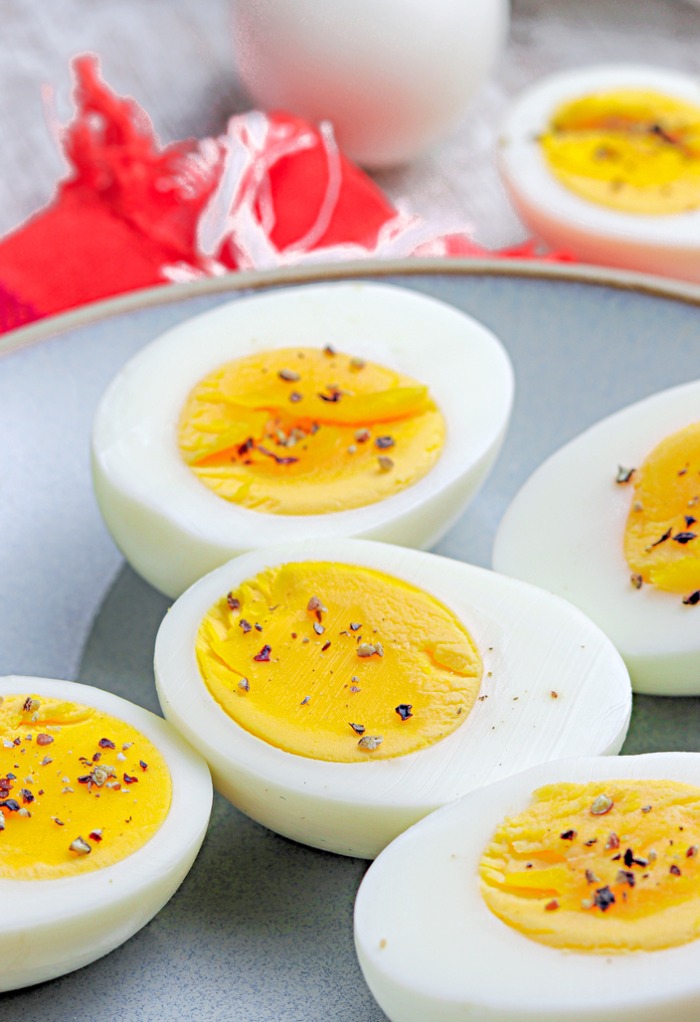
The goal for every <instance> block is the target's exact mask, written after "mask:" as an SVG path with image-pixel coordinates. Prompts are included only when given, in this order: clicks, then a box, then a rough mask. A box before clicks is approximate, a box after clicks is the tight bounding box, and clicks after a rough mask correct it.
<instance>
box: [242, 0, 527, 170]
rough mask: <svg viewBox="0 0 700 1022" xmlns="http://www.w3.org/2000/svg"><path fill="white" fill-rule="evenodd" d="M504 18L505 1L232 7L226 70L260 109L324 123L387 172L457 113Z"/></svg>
mask: <svg viewBox="0 0 700 1022" xmlns="http://www.w3.org/2000/svg"><path fill="white" fill-rule="evenodd" d="M508 17H509V5H508V3H507V0H487V2H478V0H436V2H433V3H431V4H426V3H424V2H423V0H332V3H326V4H324V3H318V0H266V2H265V3H260V2H259V0H237V2H236V3H235V4H234V5H233V25H234V42H235V47H236V69H237V71H238V73H239V74H240V76H241V79H242V81H243V84H244V85H245V86H246V88H247V89H248V91H249V92H250V94H251V96H252V97H253V99H254V100H255V102H256V103H257V104H258V105H260V106H261V107H262V108H263V109H268V110H269V109H273V110H274V109H282V110H288V111H290V112H291V113H294V114H298V115H300V116H302V117H305V118H306V119H307V120H309V121H311V122H312V123H314V124H316V123H318V122H319V121H323V120H328V121H330V122H331V123H332V125H333V127H334V129H335V131H336V134H337V138H338V143H339V145H340V147H341V149H342V150H343V151H344V152H345V153H346V154H347V155H348V156H349V157H350V158H351V159H354V160H358V161H359V162H360V163H362V164H365V165H366V166H372V167H384V166H391V165H393V164H396V163H402V162H404V161H406V160H410V159H412V158H413V157H414V156H416V155H417V154H418V153H420V152H422V151H423V150H425V149H426V148H427V146H428V145H429V144H430V143H431V142H433V141H434V140H435V139H436V138H438V136H439V135H441V134H443V133H444V132H445V130H446V129H447V128H448V127H449V126H450V125H451V124H452V123H453V122H454V121H455V120H456V119H457V117H458V116H459V115H460V114H461V113H462V112H463V111H464V110H465V108H466V107H467V105H468V103H469V102H470V100H471V98H472V96H473V95H474V93H475V92H476V90H477V88H478V87H479V86H480V85H481V84H482V82H483V81H484V79H485V78H486V75H487V73H488V72H489V70H490V69H491V65H492V64H493V62H494V60H495V58H496V56H497V55H498V53H499V51H500V49H501V47H502V45H503V42H504V39H505V35H506V29H507V26H508ZM379 97H381V99H379Z"/></svg>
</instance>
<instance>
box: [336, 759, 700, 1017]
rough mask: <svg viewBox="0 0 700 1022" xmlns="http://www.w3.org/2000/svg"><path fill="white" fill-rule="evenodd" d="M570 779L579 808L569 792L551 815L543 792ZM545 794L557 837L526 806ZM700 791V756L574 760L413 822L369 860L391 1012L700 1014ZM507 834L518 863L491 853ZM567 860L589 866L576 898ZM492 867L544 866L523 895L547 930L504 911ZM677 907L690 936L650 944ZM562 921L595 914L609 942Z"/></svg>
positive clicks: (366, 968)
mask: <svg viewBox="0 0 700 1022" xmlns="http://www.w3.org/2000/svg"><path fill="white" fill-rule="evenodd" d="M544 786H547V787H544ZM560 786H561V789H562V790H563V791H565V792H566V793H567V794H568V795H569V796H570V799H571V804H570V805H569V807H568V808H569V809H570V813H569V814H568V815H567V812H566V809H567V807H566V806H565V805H563V806H562V807H561V811H562V815H561V817H558V816H556V815H555V816H554V817H553V818H551V819H548V818H547V812H546V811H545V812H544V813H543V812H542V810H543V808H544V810H547V808H548V806H547V804H546V800H545V799H544V798H543V797H542V796H543V795H545V794H546V793H549V795H550V796H551V797H550V799H549V802H550V806H551V804H553V803H554V802H555V801H556V789H557V787H560ZM687 786H690V787H687ZM535 792H539V793H540V796H539V798H540V802H539V817H540V823H541V825H542V826H544V827H547V826H548V825H549V827H550V829H549V831H548V832H547V833H546V834H545V837H544V839H541V838H540V837H535V838H533V839H530V838H529V837H528V836H527V834H526V832H525V831H523V830H522V828H521V827H518V825H517V820H518V819H520V817H516V816H515V814H522V813H523V812H524V811H526V810H527V809H528V806H529V805H530V804H531V801H532V800H533V794H534V793H535ZM674 792H675V793H678V795H679V797H678V798H676V797H675V794H674ZM608 793H610V794H608ZM698 796H700V756H698V755H697V754H693V753H657V754H652V755H646V756H621V757H618V758H599V759H581V760H566V761H565V762H559V763H546V764H542V765H540V766H537V767H533V768H532V769H529V770H525V771H523V772H522V773H519V774H516V775H515V776H512V777H509V778H507V779H506V780H503V781H500V782H499V783H498V784H492V785H488V786H486V787H485V788H481V789H480V790H478V791H473V792H471V793H470V794H469V795H466V796H465V797H464V798H462V799H459V800H457V801H456V802H454V803H453V804H452V805H449V806H446V807H445V808H444V809H441V810H440V811H439V812H437V813H433V814H432V815H431V816H429V817H427V818H426V819H424V820H422V821H421V822H420V823H418V824H417V825H416V826H415V827H412V828H411V829H410V830H408V831H407V832H406V833H404V834H402V835H401V837H399V838H398V839H397V840H396V841H394V842H393V843H392V844H391V845H390V846H389V847H388V848H387V849H385V851H384V852H383V853H382V854H381V855H380V856H379V858H378V859H377V860H376V862H375V863H373V865H372V866H371V867H370V869H369V871H368V872H367V874H366V875H365V878H364V880H363V882H362V884H361V886H360V890H359V892H358V896H357V900H356V904H355V946H356V950H357V954H358V957H359V961H360V965H361V967H362V971H363V973H364V976H365V979H366V980H367V983H368V985H369V987H370V989H371V991H372V993H373V994H374V996H375V997H376V999H377V1001H378V1002H379V1004H380V1006H381V1008H382V1009H383V1011H384V1012H386V1015H387V1017H388V1018H389V1019H391V1022H424V1020H425V1019H430V1020H431V1022H462V1020H465V1019H467V1018H470V1019H471V1018H473V1019H479V1020H481V1019H484V1020H485V1019H488V1020H489V1022H531V1020H534V1019H537V1020H538V1022H561V1020H562V1019H566V1020H567V1022H627V1020H630V1019H637V1020H639V1022H657V1020H659V1019H675V1020H679V1022H694V1020H695V1019H697V1018H698V1015H699V1014H700V978H699V977H698V971H697V969H696V968H695V962H696V961H697V954H698V943H697V916H698V912H697V904H698V897H699V895H700V882H699V881H700V877H699V876H698V859H697V849H698V842H700V813H699V809H698V805H699V803H698ZM562 820H564V821H567V822H565V823H562ZM679 821H680V823H681V825H680V826H679ZM567 824H568V825H567ZM565 827H566V829H564V828H565ZM576 828H578V829H576ZM501 842H502V844H501ZM502 847H503V848H509V849H510V850H511V851H510V854H511V856H512V859H513V862H514V863H515V865H512V864H511V865H509V866H508V867H507V868H506V870H505V871H502V872H498V871H495V872H494V871H493V869H492V868H491V866H490V864H489V862H488V860H489V859H490V860H493V859H494V858H496V857H497V856H498V854H500V851H501V848H502ZM518 863H520V866H518ZM528 863H529V869H528ZM513 869H518V872H517V873H516V874H513V872H512V871H513ZM567 870H570V871H571V873H573V872H576V873H577V874H578V877H577V880H576V896H575V897H574V899H573V901H572V902H571V904H570V903H569V902H570V901H571V899H569V898H568V897H567V894H566V887H565V886H564V885H566V884H568V882H569V878H567V875H566V874H567ZM586 870H588V872H587V873H586ZM543 871H545V872H543ZM538 872H539V873H540V874H541V877H542V879H541V880H538V877H537V874H538ZM485 876H487V877H488V876H492V877H493V881H494V884H495V885H496V890H500V891H503V890H507V889H508V887H509V886H511V887H512V886H513V885H514V884H516V883H521V884H522V885H524V884H525V882H526V881H530V879H531V878H532V880H531V882H532V889H531V891H530V892H529V894H528V891H527V889H525V887H524V886H523V892H522V897H521V899H520V900H521V901H522V903H523V908H524V912H525V914H526V917H527V916H529V917H530V918H531V919H532V921H533V927H534V932H533V935H532V936H530V935H526V934H525V933H524V932H521V931H520V930H519V929H516V928H515V927H514V926H512V925H510V924H508V923H506V922H504V921H503V920H502V919H501V918H499V917H498V916H497V915H496V914H494V912H493V911H492V910H491V908H490V907H489V905H488V904H487V901H486V900H485V894H488V890H487V889H485V888H484V886H483V885H484V877H485ZM480 881H481V883H480ZM482 892H485V893H482ZM581 892H582V893H583V894H584V897H583V898H582V899H581V898H580V894H581ZM489 904H490V903H489ZM676 912H677V913H678V915H680V916H681V918H682V919H683V920H684V921H686V922H687V920H688V919H689V918H690V920H691V925H690V933H691V934H692V935H693V936H692V938H691V939H690V941H689V942H684V943H681V944H679V945H678V946H665V945H662V946H661V947H658V946H657V949H656V950H653V951H648V950H641V949H640V948H639V944H637V943H636V940H637V938H636V936H635V933H636V929H637V924H639V926H640V928H641V929H642V930H644V929H647V930H648V929H649V928H651V930H652V932H653V931H654V928H655V927H657V928H658V927H659V926H660V927H661V928H662V929H664V928H666V924H667V923H668V920H669V915H674V914H675V913H676ZM562 919H566V920H569V921H571V920H582V921H583V923H584V924H585V925H586V926H587V927H588V928H589V930H591V931H593V933H594V936H595V939H596V941H597V944H594V945H593V946H592V947H590V948H588V949H587V950H586V951H583V950H580V949H579V950H576V949H573V948H571V947H570V946H567V945H566V944H565V946H563V947H557V946H548V945H547V943H543V942H542V941H543V940H547V939H548V938H549V935H550V933H551V931H553V930H555V928H556V927H557V926H559V925H560V924H561V921H562ZM622 925H624V927H625V933H626V939H627V940H628V941H629V945H628V946H625V944H624V943H623V944H622V945H618V948H617V949H616V950H615V949H613V948H612V947H611V946H610V944H609V943H608V942H609V941H610V940H611V939H613V938H611V937H610V936H609V935H610V934H611V933H613V934H615V933H616V931H617V934H616V935H617V936H619V929H620V927H621V926H622ZM533 937H534V939H533ZM564 938H565V939H566V934H564ZM668 939H669V940H670V941H673V940H674V939H675V934H673V932H671V933H669V934H668ZM635 947H636V949H635Z"/></svg>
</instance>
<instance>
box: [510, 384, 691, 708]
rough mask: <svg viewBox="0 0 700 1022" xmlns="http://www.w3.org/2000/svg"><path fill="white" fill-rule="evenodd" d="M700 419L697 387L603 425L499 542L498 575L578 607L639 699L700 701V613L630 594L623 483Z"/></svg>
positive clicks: (522, 504) (654, 592) (556, 465)
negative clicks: (624, 475)
mask: <svg viewBox="0 0 700 1022" xmlns="http://www.w3.org/2000/svg"><path fill="white" fill-rule="evenodd" d="M699 410H700V380H696V381H694V382H693V383H688V384H684V385H682V386H680V387H673V388H671V389H670V390H665V391H661V392H660V393H658V394H655V395H653V396H652V397H648V398H645V399H644V400H642V401H639V402H637V403H636V404H633V405H629V406H628V407H627V408H623V409H622V411H619V412H617V413H615V414H614V415H611V416H609V417H608V418H606V419H603V420H601V421H600V422H599V423H597V424H596V425H595V426H592V427H591V428H590V429H588V430H586V431H585V432H584V433H581V434H580V435H579V436H578V437H576V438H575V439H574V440H572V441H571V442H570V443H568V444H566V445H565V446H564V447H561V448H560V449H559V450H558V451H556V452H555V453H554V454H553V455H552V456H551V457H550V458H548V459H547V461H545V462H544V463H543V464H542V465H540V467H539V468H538V469H537V470H536V471H535V472H534V473H533V474H532V476H531V477H530V478H529V479H528V480H527V482H526V483H525V485H524V486H523V487H522V489H521V490H520V491H519V493H518V494H517V495H516V497H515V499H514V500H513V502H512V503H511V505H510V507H509V508H508V510H507V511H506V513H505V515H504V516H503V518H502V520H501V523H500V525H499V527H498V531H497V533H496V539H495V542H494V547H493V558H492V563H493V567H494V569H495V570H496V571H500V572H503V573H504V574H506V575H512V576H514V577H516V578H521V579H524V580H526V581H528V582H532V583H533V584H534V585H538V586H542V587H543V588H544V589H549V590H550V591H551V592H553V593H557V594H558V595H559V596H563V597H564V598H565V599H567V600H570V601H571V602H572V603H575V604H576V606H578V607H580V608H581V610H583V611H584V613H586V614H587V615H588V616H589V617H590V618H592V620H593V621H595V622H596V623H597V624H598V625H599V626H600V627H601V628H602V629H603V631H605V632H606V633H607V634H608V635H609V636H610V638H611V639H612V641H613V642H614V643H615V645H616V646H617V648H618V650H619V651H620V653H621V655H622V656H623V658H624V660H625V662H626V664H627V667H628V668H629V672H630V675H631V677H632V686H633V688H634V690H635V691H636V692H645V693H648V694H653V695H700V614H698V611H699V610H700V605H699V606H698V607H691V606H684V605H683V603H682V599H681V596H680V595H679V594H677V593H667V592H662V591H661V590H659V589H655V588H654V587H653V586H651V585H645V586H642V588H641V589H635V588H634V587H633V586H632V584H631V582H630V574H631V572H630V568H629V566H628V564H627V562H626V560H625V556H624V550H623V537H624V531H625V523H626V520H627V514H628V511H629V508H630V504H631V501H632V492H633V491H632V487H631V486H620V485H618V484H617V483H616V482H615V476H616V474H617V468H618V465H622V466H625V467H627V468H634V467H636V466H639V465H641V463H642V461H643V460H644V458H645V457H646V456H647V454H649V453H650V452H651V450H652V449H653V448H654V447H655V446H656V445H657V444H658V443H659V442H660V441H661V440H662V439H663V438H664V437H665V436H668V435H669V434H671V433H674V432H676V431H677V430H679V429H681V428H682V427H683V426H687V425H689V424H690V423H691V422H695V421H697V419H698V417H699Z"/></svg>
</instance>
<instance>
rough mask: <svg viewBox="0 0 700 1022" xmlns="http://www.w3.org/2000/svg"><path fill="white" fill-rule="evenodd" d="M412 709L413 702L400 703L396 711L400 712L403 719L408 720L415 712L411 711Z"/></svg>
mask: <svg viewBox="0 0 700 1022" xmlns="http://www.w3.org/2000/svg"><path fill="white" fill-rule="evenodd" d="M412 709H413V704H412V703H399V705H398V706H397V707H396V713H398V715H399V717H400V718H401V720H408V719H409V717H412V716H413V714H412V713H411V710H412Z"/></svg>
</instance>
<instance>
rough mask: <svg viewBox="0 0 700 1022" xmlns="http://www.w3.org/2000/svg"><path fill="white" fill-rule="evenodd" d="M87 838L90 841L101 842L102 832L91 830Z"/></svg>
mask: <svg viewBox="0 0 700 1022" xmlns="http://www.w3.org/2000/svg"><path fill="white" fill-rule="evenodd" d="M88 837H89V838H90V840H91V841H101V840H102V831H101V830H91V831H90V833H89V834H88Z"/></svg>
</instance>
